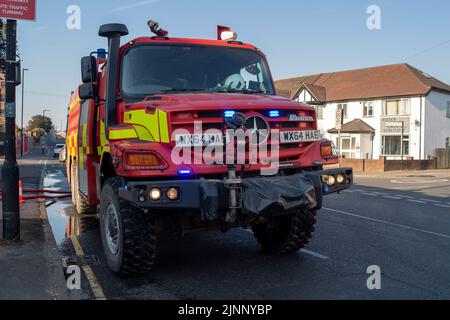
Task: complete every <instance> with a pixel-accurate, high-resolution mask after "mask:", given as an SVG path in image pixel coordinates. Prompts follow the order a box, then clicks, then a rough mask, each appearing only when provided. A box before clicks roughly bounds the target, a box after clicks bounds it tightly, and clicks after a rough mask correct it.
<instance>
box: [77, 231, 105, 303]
mask: <svg viewBox="0 0 450 320" xmlns="http://www.w3.org/2000/svg"><path fill="white" fill-rule="evenodd" d="M70 239H71V240H72V244H73V247H74V248H75V252H76V254H77V256H78V257H79V258H80V259H81V260H83V259H84V257H85V254H84V251H83V248H82V247H81V245H80V242H79V241H78V238H77V237H76V236H75V235H72V236H71V237H70ZM82 269H83V271H84V274H85V275H86V278H87V280H88V282H89V286H90V287H91V289H92V292H93V293H94V297H95V299H96V300H106V296H105V293H104V292H103V289H102V286H101V285H100V283H99V282H98V280H97V277H96V276H95V274H94V271H92V268H91V267H90V266H88V265H83V266H82Z"/></svg>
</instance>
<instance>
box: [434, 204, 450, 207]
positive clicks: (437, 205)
mask: <svg viewBox="0 0 450 320" xmlns="http://www.w3.org/2000/svg"><path fill="white" fill-rule="evenodd" d="M435 206H436V207H442V208H450V205H449V206H448V205H445V204H435Z"/></svg>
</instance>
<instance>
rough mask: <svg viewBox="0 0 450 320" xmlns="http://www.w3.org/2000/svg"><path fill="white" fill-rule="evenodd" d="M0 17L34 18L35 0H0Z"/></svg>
mask: <svg viewBox="0 0 450 320" xmlns="http://www.w3.org/2000/svg"><path fill="white" fill-rule="evenodd" d="M0 18H7V19H14V20H36V0H0Z"/></svg>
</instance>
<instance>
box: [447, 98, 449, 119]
mask: <svg viewBox="0 0 450 320" xmlns="http://www.w3.org/2000/svg"><path fill="white" fill-rule="evenodd" d="M447 118H450V101H448V102H447Z"/></svg>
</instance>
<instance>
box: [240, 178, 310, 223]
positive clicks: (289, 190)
mask: <svg viewBox="0 0 450 320" xmlns="http://www.w3.org/2000/svg"><path fill="white" fill-rule="evenodd" d="M317 206H318V201H317V199H316V192H315V187H314V183H313V181H312V180H311V179H309V178H307V177H305V176H304V175H302V174H297V175H293V176H281V177H264V178H253V179H244V180H243V181H242V213H243V214H247V215H263V214H268V213H272V214H273V213H277V212H280V213H282V211H285V210H295V209H300V208H306V209H314V208H316V207H317Z"/></svg>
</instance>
